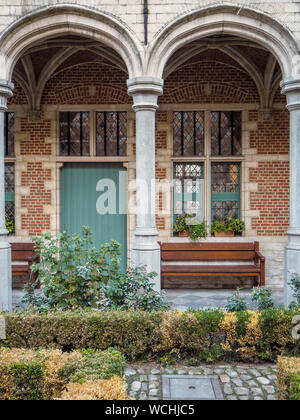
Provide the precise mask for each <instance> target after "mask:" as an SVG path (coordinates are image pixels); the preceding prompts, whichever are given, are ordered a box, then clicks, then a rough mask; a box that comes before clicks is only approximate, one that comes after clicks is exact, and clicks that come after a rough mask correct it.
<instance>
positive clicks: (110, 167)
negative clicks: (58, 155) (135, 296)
mask: <svg viewBox="0 0 300 420" xmlns="http://www.w3.org/2000/svg"><path fill="white" fill-rule="evenodd" d="M60 191H61V195H60V197H61V219H60V230H61V231H67V232H69V233H80V232H81V228H82V226H89V227H90V228H91V230H92V232H93V239H94V241H95V246H100V245H101V244H102V243H104V242H108V241H111V240H112V239H115V240H116V241H118V242H120V244H121V246H122V256H123V258H122V266H123V267H124V268H125V267H126V261H127V215H126V208H127V206H126V191H127V183H126V169H125V168H124V167H123V166H122V165H120V164H114V163H107V164H106V163H105V164H103V163H92V164H90V163H67V164H65V165H64V167H63V168H62V169H61V188H60Z"/></svg>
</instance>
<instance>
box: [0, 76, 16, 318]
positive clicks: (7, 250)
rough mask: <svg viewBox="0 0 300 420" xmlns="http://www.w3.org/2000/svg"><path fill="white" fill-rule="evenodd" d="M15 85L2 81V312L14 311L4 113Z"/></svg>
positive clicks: (0, 246)
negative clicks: (8, 224)
mask: <svg viewBox="0 0 300 420" xmlns="http://www.w3.org/2000/svg"><path fill="white" fill-rule="evenodd" d="M12 89H13V85H12V83H10V82H7V81H6V80H0V311H11V310H12V280H11V247H10V244H9V243H8V239H7V235H8V231H7V230H6V226H5V175H4V150H5V149H4V113H5V111H6V109H7V107H6V104H7V98H8V97H9V96H12Z"/></svg>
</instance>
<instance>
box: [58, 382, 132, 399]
mask: <svg viewBox="0 0 300 420" xmlns="http://www.w3.org/2000/svg"><path fill="white" fill-rule="evenodd" d="M58 399H59V400H68V401H70V400H73V401H74V400H76V401H82V400H90V401H91V400H94V401H95V400H97V401H99V400H106V401H107V400H130V399H131V398H129V397H128V396H127V392H126V388H125V383H124V380H123V379H121V378H119V377H118V376H114V377H113V378H111V379H108V380H99V381H87V382H85V383H84V384H83V385H81V384H76V383H72V384H69V385H68V386H67V389H66V390H65V391H64V392H63V393H62V395H61V397H60V398H58Z"/></svg>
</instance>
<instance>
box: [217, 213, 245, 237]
mask: <svg viewBox="0 0 300 420" xmlns="http://www.w3.org/2000/svg"><path fill="white" fill-rule="evenodd" d="M244 230H245V223H244V222H242V221H241V220H239V219H233V218H232V217H227V219H226V221H225V222H224V221H219V220H215V221H214V222H213V224H212V226H211V233H213V234H214V236H215V237H217V238H218V237H233V236H235V235H236V234H241V233H243V231H244Z"/></svg>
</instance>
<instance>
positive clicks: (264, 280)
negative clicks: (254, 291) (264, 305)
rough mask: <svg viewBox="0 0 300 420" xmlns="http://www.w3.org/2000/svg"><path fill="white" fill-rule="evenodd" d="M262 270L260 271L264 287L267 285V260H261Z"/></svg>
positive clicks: (261, 285)
mask: <svg viewBox="0 0 300 420" xmlns="http://www.w3.org/2000/svg"><path fill="white" fill-rule="evenodd" d="M260 264H261V265H260V267H261V272H260V287H264V286H265V285H266V266H265V261H261V263H260Z"/></svg>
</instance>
